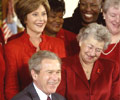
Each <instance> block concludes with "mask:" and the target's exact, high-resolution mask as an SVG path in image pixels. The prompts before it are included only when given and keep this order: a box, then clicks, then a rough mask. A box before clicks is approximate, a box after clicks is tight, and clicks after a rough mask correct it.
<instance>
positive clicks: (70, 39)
mask: <svg viewBox="0 0 120 100" xmlns="http://www.w3.org/2000/svg"><path fill="white" fill-rule="evenodd" d="M76 36H77V35H76V34H75V33H72V32H70V31H67V30H65V29H60V31H59V32H58V33H57V36H56V37H57V38H60V39H62V40H63V41H64V43H65V48H66V53H67V56H71V55H75V54H78V53H79V49H80V48H79V43H78V42H77V39H76Z"/></svg>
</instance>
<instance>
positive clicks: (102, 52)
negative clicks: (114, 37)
mask: <svg viewBox="0 0 120 100" xmlns="http://www.w3.org/2000/svg"><path fill="white" fill-rule="evenodd" d="M119 41H120V40H118V41H117V42H116V43H115V45H114V46H113V48H112V49H111V50H110V51H109V52H107V53H105V52H102V54H104V55H108V54H110V53H111V52H112V51H113V50H114V49H115V47H116V46H117V44H118V42H119Z"/></svg>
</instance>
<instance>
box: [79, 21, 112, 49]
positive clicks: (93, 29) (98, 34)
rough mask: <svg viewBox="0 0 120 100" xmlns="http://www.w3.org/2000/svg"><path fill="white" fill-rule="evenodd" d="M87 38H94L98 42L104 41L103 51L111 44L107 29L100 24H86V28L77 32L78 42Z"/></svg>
mask: <svg viewBox="0 0 120 100" xmlns="http://www.w3.org/2000/svg"><path fill="white" fill-rule="evenodd" d="M88 36H94V38H95V39H96V40H98V41H104V43H105V45H104V50H105V49H107V47H108V45H109V44H110V42H111V34H110V32H109V31H108V29H107V28H106V27H105V26H103V25H100V24H97V23H91V24H88V25H87V26H86V27H84V28H82V29H81V30H80V31H79V34H78V36H77V40H78V42H79V41H80V40H81V41H82V40H85V39H87V38H88Z"/></svg>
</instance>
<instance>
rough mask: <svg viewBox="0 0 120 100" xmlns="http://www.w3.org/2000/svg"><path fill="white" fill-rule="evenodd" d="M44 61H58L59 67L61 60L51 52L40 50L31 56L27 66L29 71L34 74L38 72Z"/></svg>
mask: <svg viewBox="0 0 120 100" xmlns="http://www.w3.org/2000/svg"><path fill="white" fill-rule="evenodd" d="M44 59H52V60H58V62H59V64H60V66H61V59H60V58H59V57H58V56H57V55H56V54H55V53H53V52H50V51H46V50H43V51H42V50H41V51H38V52H36V53H35V54H33V55H32V57H31V58H30V60H29V62H28V65H29V71H31V70H34V71H35V72H36V73H39V72H40V69H41V67H42V66H41V62H42V61H43V60H44Z"/></svg>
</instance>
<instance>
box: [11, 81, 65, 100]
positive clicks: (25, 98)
mask: <svg viewBox="0 0 120 100" xmlns="http://www.w3.org/2000/svg"><path fill="white" fill-rule="evenodd" d="M11 100H40V99H39V96H38V94H37V92H36V90H35V88H34V86H33V83H31V84H30V85H29V86H28V87H26V88H25V89H24V90H23V91H21V92H20V93H18V94H17V95H16V96H14V97H13V98H12V99H11ZM52 100H65V98H64V97H63V96H61V95H59V94H57V93H54V94H52Z"/></svg>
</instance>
